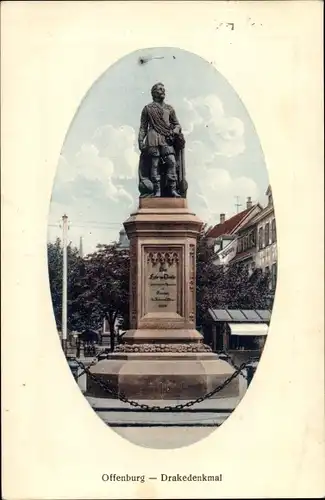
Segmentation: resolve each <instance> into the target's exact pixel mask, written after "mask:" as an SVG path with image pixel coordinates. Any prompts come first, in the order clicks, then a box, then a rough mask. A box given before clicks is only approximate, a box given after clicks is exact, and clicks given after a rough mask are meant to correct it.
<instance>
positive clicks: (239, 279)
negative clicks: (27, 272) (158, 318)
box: [48, 227, 269, 349]
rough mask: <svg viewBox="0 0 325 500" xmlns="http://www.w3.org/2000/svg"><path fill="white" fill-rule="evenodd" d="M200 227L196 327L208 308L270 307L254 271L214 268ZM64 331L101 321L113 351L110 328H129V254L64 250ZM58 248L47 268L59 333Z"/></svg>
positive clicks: (265, 282) (52, 247)
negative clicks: (66, 258) (65, 261)
mask: <svg viewBox="0 0 325 500" xmlns="http://www.w3.org/2000/svg"><path fill="white" fill-rule="evenodd" d="M206 235H207V228H206V227H204V228H203V229H202V231H201V233H200V235H199V238H198V243H197V262H196V263H197V269H196V275H197V281H196V301H197V324H198V325H201V324H203V323H204V318H206V316H207V311H208V309H209V308H220V309H223V308H229V309H266V308H268V307H269V278H268V277H267V276H265V275H263V273H261V272H260V271H259V270H256V271H255V272H254V273H253V274H251V275H249V272H248V270H247V269H246V267H245V266H240V265H236V264H232V265H229V266H226V267H224V266H216V265H215V264H214V260H215V255H214V250H213V247H211V246H210V245H209V244H208V240H207V236H206ZM67 253H68V328H69V330H77V331H84V330H87V329H94V330H98V329H100V328H101V326H102V322H103V318H106V319H107V321H108V324H109V328H110V333H111V347H112V349H114V342H115V333H114V332H115V327H116V326H117V325H119V326H121V327H122V328H124V329H127V328H128V321H129V267H130V266H129V264H130V263H129V252H128V251H126V250H121V249H119V248H118V246H117V244H112V245H98V247H97V250H96V251H95V252H94V253H92V254H90V255H88V256H87V257H85V258H83V259H82V258H80V257H79V255H78V250H77V249H76V248H74V247H71V246H69V247H68V250H67ZM62 258H63V254H62V246H61V242H60V240H59V239H57V240H56V242H55V243H48V266H49V279H50V287H51V295H52V302H53V310H54V315H55V319H56V324H57V327H58V329H60V328H61V315H62Z"/></svg>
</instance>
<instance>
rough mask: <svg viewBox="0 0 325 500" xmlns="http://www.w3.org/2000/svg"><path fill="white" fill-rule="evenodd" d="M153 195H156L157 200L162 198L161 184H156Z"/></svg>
mask: <svg viewBox="0 0 325 500" xmlns="http://www.w3.org/2000/svg"><path fill="white" fill-rule="evenodd" d="M153 195H154V197H155V198H159V197H160V196H161V191H160V185H159V184H155V185H154V191H153Z"/></svg>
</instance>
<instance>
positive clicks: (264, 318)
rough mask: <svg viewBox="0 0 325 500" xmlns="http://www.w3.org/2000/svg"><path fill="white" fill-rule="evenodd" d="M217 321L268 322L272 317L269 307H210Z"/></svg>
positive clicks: (213, 317)
mask: <svg viewBox="0 0 325 500" xmlns="http://www.w3.org/2000/svg"><path fill="white" fill-rule="evenodd" d="M209 314H210V316H211V318H212V319H213V321H215V322H226V323H231V322H235V323H266V322H269V321H270V319H271V311H269V310H268V309H265V310H264V309H209Z"/></svg>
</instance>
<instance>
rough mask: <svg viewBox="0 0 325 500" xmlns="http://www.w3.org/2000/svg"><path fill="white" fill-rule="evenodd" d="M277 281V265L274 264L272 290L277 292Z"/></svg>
mask: <svg viewBox="0 0 325 500" xmlns="http://www.w3.org/2000/svg"><path fill="white" fill-rule="evenodd" d="M276 280H277V265H276V263H275V264H272V272H271V284H272V290H275V287H276Z"/></svg>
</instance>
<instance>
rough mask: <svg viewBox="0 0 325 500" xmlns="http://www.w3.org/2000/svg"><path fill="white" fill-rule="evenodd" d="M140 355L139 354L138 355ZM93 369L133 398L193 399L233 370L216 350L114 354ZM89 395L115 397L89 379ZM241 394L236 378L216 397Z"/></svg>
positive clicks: (115, 388)
mask: <svg viewBox="0 0 325 500" xmlns="http://www.w3.org/2000/svg"><path fill="white" fill-rule="evenodd" d="M137 354H138V356H137ZM90 372H91V373H92V374H94V375H95V376H96V375H98V376H99V377H100V378H101V379H103V380H105V381H106V382H107V383H108V386H109V388H110V389H112V390H114V391H117V392H118V393H120V394H122V395H123V396H126V397H127V398H128V399H131V400H135V401H138V400H143V399H147V400H158V399H159V400H177V401H178V400H193V399H196V398H199V397H203V396H204V395H205V394H207V393H208V392H210V391H212V390H213V389H214V388H215V387H217V386H219V385H221V384H222V383H223V382H224V381H225V380H226V379H228V378H229V377H230V376H231V375H232V374H233V373H234V369H233V368H232V367H231V366H230V365H229V364H228V363H227V362H226V361H223V360H221V359H219V358H218V356H217V355H215V354H213V353H180V354H177V353H148V354H147V355H145V354H144V353H130V354H128V353H120V354H119V353H114V354H112V355H111V357H110V359H104V360H102V361H99V362H98V363H97V364H96V365H94V366H92V367H91V368H90ZM87 396H90V397H97V398H114V396H112V395H110V394H109V393H108V392H107V391H105V390H104V389H102V388H101V387H100V386H99V384H97V383H96V382H95V381H94V380H92V379H91V378H90V377H89V376H88V378H87ZM238 396H239V378H238V377H236V378H235V379H234V380H232V381H231V382H230V383H229V384H228V385H227V386H226V387H225V388H224V389H222V390H221V391H220V392H218V393H217V394H215V395H214V396H213V398H231V397H238Z"/></svg>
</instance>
